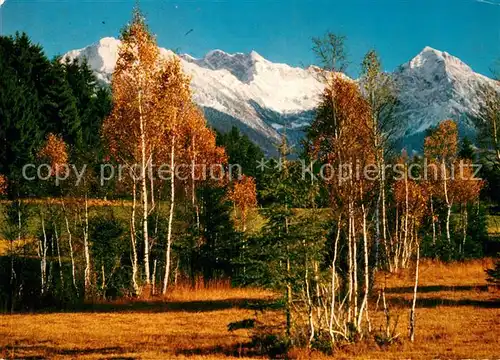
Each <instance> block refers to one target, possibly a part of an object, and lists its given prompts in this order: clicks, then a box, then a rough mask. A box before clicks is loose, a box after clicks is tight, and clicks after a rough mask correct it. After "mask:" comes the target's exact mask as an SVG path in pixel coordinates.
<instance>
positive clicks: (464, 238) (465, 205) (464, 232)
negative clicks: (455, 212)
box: [462, 204, 469, 254]
mask: <svg viewBox="0 0 500 360" xmlns="http://www.w3.org/2000/svg"><path fill="white" fill-rule="evenodd" d="M463 206H464V211H463V239H462V254H465V241H466V240H467V227H468V225H469V219H468V213H467V204H464V205H463Z"/></svg>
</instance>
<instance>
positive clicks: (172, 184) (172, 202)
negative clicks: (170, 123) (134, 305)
mask: <svg viewBox="0 0 500 360" xmlns="http://www.w3.org/2000/svg"><path fill="white" fill-rule="evenodd" d="M175 140H176V139H175V135H174V136H173V137H172V144H171V148H170V171H171V176H170V214H169V217H168V233H167V250H166V254H165V257H166V259H165V278H164V279H163V295H166V294H167V287H168V279H169V277H170V252H171V248H172V225H173V220H174V206H175Z"/></svg>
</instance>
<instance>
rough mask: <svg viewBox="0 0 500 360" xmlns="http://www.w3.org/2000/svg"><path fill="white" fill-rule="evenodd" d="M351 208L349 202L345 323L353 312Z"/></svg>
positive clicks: (349, 319)
mask: <svg viewBox="0 0 500 360" xmlns="http://www.w3.org/2000/svg"><path fill="white" fill-rule="evenodd" d="M352 232H353V230H352V207H351V203H350V202H349V226H348V236H347V245H348V269H347V273H348V281H349V286H348V290H347V291H348V299H349V310H348V313H347V322H349V323H350V322H351V319H352V315H353V312H354V309H353V299H352V298H353V295H354V294H353V288H354V278H353V266H354V265H353V256H352V253H353V249H352V237H353V236H352Z"/></svg>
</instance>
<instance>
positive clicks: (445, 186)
mask: <svg viewBox="0 0 500 360" xmlns="http://www.w3.org/2000/svg"><path fill="white" fill-rule="evenodd" d="M441 166H442V169H441V173H442V176H443V189H444V198H445V200H446V207H447V213H446V240H448V243H449V244H451V234H450V216H451V206H452V204H451V202H450V199H449V196H448V173H447V170H446V165H445V162H444V159H443V162H442V164H441Z"/></svg>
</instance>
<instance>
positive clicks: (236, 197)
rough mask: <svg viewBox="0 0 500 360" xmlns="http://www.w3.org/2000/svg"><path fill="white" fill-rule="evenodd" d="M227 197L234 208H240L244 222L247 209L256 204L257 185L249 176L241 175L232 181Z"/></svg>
mask: <svg viewBox="0 0 500 360" xmlns="http://www.w3.org/2000/svg"><path fill="white" fill-rule="evenodd" d="M229 198H230V199H231V201H232V202H233V203H234V205H235V206H236V208H237V209H238V210H240V212H241V217H242V220H243V223H245V221H246V216H247V212H248V209H251V208H253V207H256V206H257V186H256V185H255V179H254V178H253V177H251V176H246V175H243V176H242V177H241V179H239V180H237V181H235V182H234V183H233V188H232V189H231V191H230V192H229Z"/></svg>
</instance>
